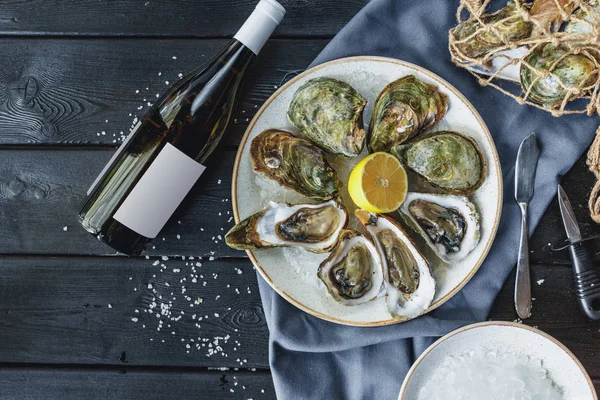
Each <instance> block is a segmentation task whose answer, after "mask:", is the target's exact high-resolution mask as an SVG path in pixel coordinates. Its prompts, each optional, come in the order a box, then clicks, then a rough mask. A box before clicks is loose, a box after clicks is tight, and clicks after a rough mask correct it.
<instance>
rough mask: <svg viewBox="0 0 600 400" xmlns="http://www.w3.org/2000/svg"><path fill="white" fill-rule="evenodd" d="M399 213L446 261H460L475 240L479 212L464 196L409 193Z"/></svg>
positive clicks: (477, 232) (478, 227)
mask: <svg viewBox="0 0 600 400" xmlns="http://www.w3.org/2000/svg"><path fill="white" fill-rule="evenodd" d="M400 215H402V217H403V218H404V220H405V221H406V222H407V224H408V225H409V226H410V227H411V228H413V229H414V230H415V231H416V232H418V233H419V234H420V235H421V236H422V237H423V239H424V240H425V242H427V244H428V245H429V246H430V247H431V248H432V249H433V250H434V251H435V253H436V254H437V255H438V256H439V257H440V259H442V260H443V261H445V262H447V263H450V262H457V261H461V260H463V259H464V258H465V257H466V256H467V255H468V254H469V253H470V252H471V251H473V249H474V248H475V246H477V243H479V238H480V231H479V229H480V225H479V212H478V211H477V209H476V208H475V205H474V204H473V203H471V201H470V200H469V199H468V198H467V197H462V196H453V195H447V194H433V193H415V192H411V193H408V194H407V195H406V199H405V200H404V203H403V204H402V207H401V208H400Z"/></svg>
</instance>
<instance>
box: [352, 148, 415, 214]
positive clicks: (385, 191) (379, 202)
mask: <svg viewBox="0 0 600 400" xmlns="http://www.w3.org/2000/svg"><path fill="white" fill-rule="evenodd" d="M407 190H408V184H407V177H406V171H405V170H404V167H402V164H400V161H398V159H397V158H396V157H394V156H393V155H391V154H388V153H384V152H378V153H373V154H369V155H368V156H367V157H365V158H364V159H363V160H361V161H360V162H359V163H358V164H356V166H355V167H354V169H353V170H352V172H351V173H350V179H349V180H348V193H349V194H350V197H351V198H352V200H353V201H354V204H356V206H357V207H360V208H362V209H364V210H367V211H370V212H376V213H390V212H393V211H396V210H397V209H398V208H400V206H401V205H402V203H403V202H404V199H405V198H406V192H407Z"/></svg>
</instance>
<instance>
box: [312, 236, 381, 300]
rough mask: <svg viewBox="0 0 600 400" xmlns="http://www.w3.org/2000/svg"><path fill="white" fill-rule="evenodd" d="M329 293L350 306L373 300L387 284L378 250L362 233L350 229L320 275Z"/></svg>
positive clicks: (325, 262)
mask: <svg viewBox="0 0 600 400" xmlns="http://www.w3.org/2000/svg"><path fill="white" fill-rule="evenodd" d="M317 275H318V276H319V279H321V281H323V283H324V284H325V286H326V287H327V290H328V291H329V294H331V296H332V297H333V298H334V299H336V300H337V301H339V302H340V303H342V304H344V305H347V306H354V305H358V304H361V303H366V302H368V301H371V300H373V299H374V298H375V297H377V295H378V294H379V291H380V290H381V287H382V285H383V265H382V263H381V258H380V257H379V254H378V253H377V249H376V248H375V246H374V245H373V243H371V241H370V240H368V239H367V238H365V237H364V236H363V235H362V234H361V233H359V232H357V231H355V230H353V229H347V230H344V231H342V233H341V234H340V239H339V242H338V244H337V246H336V247H335V249H333V252H332V253H331V255H330V256H329V257H328V258H327V259H326V260H325V261H323V262H322V263H321V265H320V266H319V270H318V272H317Z"/></svg>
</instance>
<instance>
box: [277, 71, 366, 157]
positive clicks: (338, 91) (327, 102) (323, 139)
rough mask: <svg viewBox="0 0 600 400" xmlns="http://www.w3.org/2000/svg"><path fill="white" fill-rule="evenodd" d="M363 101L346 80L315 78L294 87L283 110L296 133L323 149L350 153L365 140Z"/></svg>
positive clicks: (352, 153)
mask: <svg viewBox="0 0 600 400" xmlns="http://www.w3.org/2000/svg"><path fill="white" fill-rule="evenodd" d="M366 104H367V100H366V99H365V98H364V97H363V96H361V95H360V94H359V93H358V92H357V91H356V90H354V88H353V87H352V86H350V85H349V84H347V83H346V82H342V81H340V80H337V79H333V78H315V79H311V80H309V81H308V82H306V83H305V84H304V85H302V86H301V87H300V88H299V89H298V90H297V91H296V93H295V94H294V97H293V98H292V102H291V103H290V107H289V109H288V113H287V114H288V118H289V120H290V122H291V123H292V124H293V125H294V126H295V127H296V128H298V130H299V131H300V133H301V134H302V135H303V136H304V137H306V138H307V139H309V140H311V141H312V142H313V143H315V144H316V145H317V146H319V147H320V148H322V149H323V150H325V151H327V152H330V153H332V154H339V155H342V156H346V157H354V156H357V155H359V154H360V153H361V151H362V150H363V147H364V143H365V130H364V127H363V110H364V108H365V106H366Z"/></svg>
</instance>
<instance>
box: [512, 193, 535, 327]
mask: <svg viewBox="0 0 600 400" xmlns="http://www.w3.org/2000/svg"><path fill="white" fill-rule="evenodd" d="M519 208H521V241H520V244H519V259H518V260H517V280H516V282H515V309H516V310H517V315H518V316H519V318H521V319H525V318H529V317H530V316H531V278H530V275H529V242H528V240H529V239H528V237H527V234H528V232H529V230H528V229H527V203H519Z"/></svg>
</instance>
